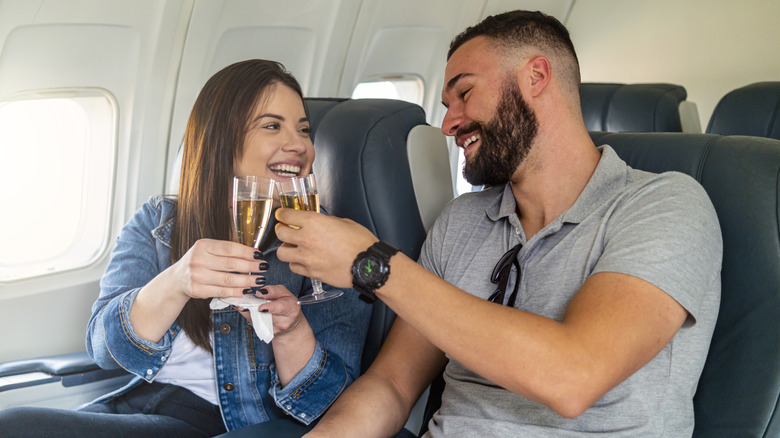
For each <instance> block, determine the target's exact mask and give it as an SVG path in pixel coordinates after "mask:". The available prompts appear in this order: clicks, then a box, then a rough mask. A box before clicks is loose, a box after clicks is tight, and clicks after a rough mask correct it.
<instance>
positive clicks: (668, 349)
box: [277, 11, 722, 437]
mask: <svg viewBox="0 0 780 438" xmlns="http://www.w3.org/2000/svg"><path fill="white" fill-rule="evenodd" d="M579 82H580V79H579V66H578V62H577V58H576V54H575V52H574V48H573V45H572V43H571V40H570V38H569V35H568V32H567V30H566V29H565V28H564V27H563V25H562V24H561V23H559V22H558V21H557V20H555V19H554V18H552V17H548V16H546V15H544V14H541V13H532V12H526V11H514V12H509V13H505V14H501V15H498V16H493V17H488V18H487V19H485V20H484V21H483V22H482V23H480V24H478V25H476V26H474V27H472V28H469V29H467V30H466V31H464V33H462V34H461V35H459V36H458V37H456V38H455V40H454V41H453V42H452V45H451V48H450V53H449V56H448V63H447V67H446V69H445V78H444V89H443V91H442V102H443V103H444V105H445V106H446V107H447V114H446V116H445V118H444V122H443V124H442V131H443V132H444V133H445V134H446V135H450V136H454V137H455V140H456V142H457V144H458V146H460V147H462V148H463V149H464V154H465V157H466V164H465V166H464V175H465V176H466V177H467V179H468V180H469V181H470V182H471V183H472V184H486V185H487V186H489V188H488V189H486V190H483V191H481V192H477V193H471V194H467V195H463V196H461V197H459V198H457V199H455V200H454V201H453V202H451V203H450V204H449V205H448V206H447V207H446V208H445V211H444V212H443V213H442V215H441V216H440V217H439V219H438V220H437V222H436V225H435V226H434V227H433V229H432V230H431V232H430V234H429V236H428V239H427V240H426V243H425V245H424V247H423V250H422V253H421V256H420V265H422V266H420V265H418V264H416V263H415V262H414V261H412V260H410V259H409V258H407V257H406V256H404V255H403V254H401V253H396V252H394V251H393V250H392V249H391V248H388V247H387V246H386V245H384V244H378V246H377V245H374V243H375V242H376V240H377V239H376V237H374V236H373V235H372V234H371V233H369V232H368V231H367V230H366V229H364V228H362V227H360V226H359V225H357V224H355V223H353V222H351V221H348V220H343V219H338V218H333V217H323V216H317V215H315V214H311V213H306V212H295V211H292V210H288V209H282V210H279V212H278V218H279V220H280V221H281V222H283V223H286V224H289V225H295V226H298V227H300V228H299V229H293V228H289V227H285V226H280V227H277V233H278V236H279V238H280V239H281V240H283V241H284V242H286V244H285V246H283V247H282V248H281V249H279V253H278V256H279V258H280V259H282V260H286V261H289V262H291V269H292V270H293V271H294V272H298V273H301V274H303V275H309V276H312V277H316V278H321V279H322V280H323V281H325V282H327V283H329V284H332V285H334V286H338V287H350V286H352V285H353V281H354V284H355V287H356V289H362V290H363V291H364V292H362V293H365V294H366V295H367V296H371V295H372V294H375V295H376V297H378V298H379V299H381V300H383V301H384V302H385V303H386V304H387V305H388V306H389V307H390V308H392V309H393V310H394V311H395V312H396V313H397V315H398V318H397V319H396V322H395V324H394V326H393V328H392V330H391V333H390V335H389V337H388V339H387V341H386V342H385V345H384V346H383V348H382V351H381V353H380V355H379V357H378V358H377V359H376V361H375V363H374V364H373V366H372V367H371V368H370V369H369V370H368V371H367V372H366V374H365V375H364V376H362V377H361V378H360V379H358V380H357V381H356V382H355V383H354V384H353V385H351V386H350V387H349V388H348V389H347V390H346V391H345V393H344V394H343V395H342V396H341V397H340V398H339V399H338V400H337V401H336V403H335V404H334V405H333V406H332V407H331V409H330V411H329V412H328V414H327V415H326V416H325V417H324V418H323V419H322V421H321V422H320V424H319V425H318V426H317V427H316V428H315V429H314V431H313V432H312V433H311V434H310V436H339V437H348V436H355V437H366V436H387V435H392V434H393V433H395V432H396V431H398V430H399V429H401V428H402V426H403V424H404V423H405V421H406V419H407V416H408V414H409V412H410V409H411V408H412V406H413V405H414V403H415V400H416V399H417V398H418V397H419V395H420V394H421V393H422V392H423V390H424V389H425V388H426V386H427V385H428V384H429V383H430V381H431V380H432V379H433V378H434V377H435V376H436V375H437V374H438V373H439V372H440V371H441V370H442V368H443V367H445V365H446V369H445V371H444V378H445V389H444V393H443V395H442V406H441V408H440V409H439V411H438V412H437V413H436V414H435V415H434V417H433V419H432V421H431V422H430V424H429V432H428V435H426V436H431V437H439V436H446V437H455V436H462V437H475V436H486V437H487V436H567V437H568V436H573V435H581V434H582V435H585V434H588V433H600V434H604V435H605V436H631V437H637V436H663V437H677V436H690V435H691V433H692V430H693V406H692V397H693V394H694V392H695V389H696V383H697V381H698V377H699V374H700V372H701V369H702V367H703V365H704V360H705V358H706V355H707V349H708V345H709V340H710V337H711V335H712V330H713V327H714V324H715V320H716V317H717V309H718V304H719V297H720V261H721V254H722V243H721V240H720V239H721V238H720V231H719V227H718V222H717V218H716V216H715V212H714V209H713V207H712V205H711V203H710V201H709V199H708V197H707V196H706V194H705V193H704V191H703V190H702V188H701V187H700V186H699V185H698V184H697V183H696V182H695V181H694V180H693V179H691V178H689V177H687V176H685V175H682V174H678V173H667V174H662V175H654V174H650V173H647V172H641V171H636V170H633V169H630V168H629V167H628V166H626V164H625V163H624V162H623V161H621V160H620V159H619V158H618V157H617V155H616V154H615V152H614V151H613V150H612V149H611V148H609V146H603V147H600V148H596V147H595V145H594V144H593V142H592V141H591V139H590V136H589V135H588V132H587V130H586V128H585V125H584V123H583V120H582V114H581V111H580V103H579ZM372 245H373V246H372ZM369 247H372V249H371V250H370V251H369V252H368V254H366V253H363V251H366V249H367V248H369ZM502 255H503V256H502ZM382 265H386V268H387V269H389V275H387V278H383V277H384V275H379V276H378V277H377V276H376V275H375V273H376V268H377V267H382ZM361 269H363V270H361ZM351 270H354V272H355V275H354V277H353V275H352V274H351Z"/></svg>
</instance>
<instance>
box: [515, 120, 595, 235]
mask: <svg viewBox="0 0 780 438" xmlns="http://www.w3.org/2000/svg"><path fill="white" fill-rule="evenodd" d="M584 135H585V137H583V136H581V135H580V136H578V138H572V139H569V140H568V141H564V142H558V141H556V142H555V143H549V142H548V143H547V144H537V145H534V148H532V150H531V152H530V153H529V155H528V157H527V159H526V160H524V161H523V163H522V164H521V165H520V167H518V169H517V170H516V171H515V174H514V176H513V178H512V193H513V194H514V196H515V202H516V203H517V212H516V213H517V216H518V218H519V219H520V224H521V225H522V226H523V231H524V232H525V236H526V238H527V239H530V238H531V237H532V236H533V235H535V234H536V233H537V232H539V230H541V229H542V228H544V227H545V226H547V225H548V224H549V223H550V222H552V221H553V220H555V218H557V217H558V216H560V215H561V214H562V213H563V212H565V211H566V210H568V209H569V208H571V206H572V205H574V202H576V201H577V198H579V196H580V193H582V190H583V189H585V186H586V185H587V184H588V181H590V178H591V176H593V172H594V171H595V170H596V166H597V165H598V162H599V159H600V158H601V153H600V152H599V150H598V149H596V147H595V146H594V145H593V142H592V141H591V140H590V136H589V135H588V134H587V132H585V133H584Z"/></svg>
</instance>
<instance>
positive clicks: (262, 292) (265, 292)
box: [258, 288, 268, 295]
mask: <svg viewBox="0 0 780 438" xmlns="http://www.w3.org/2000/svg"><path fill="white" fill-rule="evenodd" d="M258 292H260V293H261V294H263V295H268V289H266V288H261V289H260V290H258Z"/></svg>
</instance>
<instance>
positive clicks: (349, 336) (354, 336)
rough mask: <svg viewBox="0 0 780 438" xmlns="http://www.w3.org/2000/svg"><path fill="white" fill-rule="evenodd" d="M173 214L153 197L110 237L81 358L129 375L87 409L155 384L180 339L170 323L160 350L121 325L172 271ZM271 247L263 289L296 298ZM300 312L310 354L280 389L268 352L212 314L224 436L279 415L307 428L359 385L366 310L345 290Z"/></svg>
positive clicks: (233, 315)
mask: <svg viewBox="0 0 780 438" xmlns="http://www.w3.org/2000/svg"><path fill="white" fill-rule="evenodd" d="M175 212H176V203H175V198H168V197H161V196H156V197H153V198H151V199H150V200H149V201H148V202H147V203H145V204H144V205H143V206H142V207H141V209H140V210H139V211H138V212H137V213H136V214H135V216H134V217H133V218H132V219H131V220H130V221H129V222H128V223H127V224H126V225H125V226H124V228H123V229H122V232H121V233H120V235H119V237H118V238H117V244H116V248H115V249H114V250H113V252H112V254H111V261H110V262H109V265H108V267H107V268H106V272H105V274H104V275H103V278H102V279H101V281H100V296H99V297H98V299H97V301H96V302H95V304H94V305H93V306H92V316H91V317H90V320H89V326H88V330H87V351H88V352H89V355H90V357H91V358H92V359H93V360H94V361H95V362H96V363H97V364H98V365H99V366H101V367H102V368H107V369H111V368H118V367H122V368H124V369H126V370H127V371H129V372H130V373H132V374H135V375H136V376H137V377H135V378H134V379H133V380H132V381H131V382H130V383H129V384H128V385H126V386H125V387H124V388H122V389H120V390H117V391H115V392H114V393H112V394H108V395H106V396H104V397H101V398H100V399H98V400H96V401H95V402H97V401H101V400H105V399H107V398H110V397H115V396H117V395H120V394H123V393H125V392H127V391H128V390H129V389H130V388H132V387H134V386H136V385H138V384H140V383H141V382H142V379H143V380H145V381H147V382H151V381H153V380H154V378H155V376H156V375H157V373H158V372H159V371H160V369H161V368H162V367H163V366H165V361H166V359H167V358H168V357H169V356H170V354H171V346H172V344H173V339H174V337H175V336H176V334H177V333H179V332H180V331H181V327H180V326H179V325H178V324H177V323H174V324H173V325H172V326H171V327H170V329H169V330H168V331H167V333H166V334H165V335H164V336H163V338H162V339H161V340H160V341H159V342H156V343H155V342H149V341H147V340H144V339H141V338H140V337H138V336H137V335H136V334H135V332H134V330H133V327H132V325H131V324H130V319H129V315H130V308H131V306H132V305H133V300H134V299H135V297H136V295H137V294H138V291H139V290H140V289H141V287H143V286H144V285H146V284H147V283H148V282H149V281H150V280H152V279H153V278H154V277H155V276H157V275H158V274H159V273H160V272H162V271H163V270H165V269H166V268H168V266H170V264H171V263H170V250H171V248H170V238H171V230H172V228H173V223H174V219H175V216H176V214H175ZM276 247H278V245H273V246H272V248H271V249H269V250H268V251H266V253H265V255H264V260H265V261H267V262H268V263H269V264H270V269H269V270H268V272H266V273H265V274H264V275H265V277H266V279H267V281H268V283H267V284H281V285H284V286H286V287H287V288H288V289H289V290H290V291H291V292H292V293H293V294H295V295H306V294H309V293H311V282H310V281H309V280H308V279H306V278H304V277H301V276H299V275H297V274H294V273H292V272H290V270H289V267H288V265H287V264H286V263H283V262H281V261H279V260H278V259H277V258H276V253H275V248H276ZM327 287H328V286H326V288H327ZM302 310H303V314H304V316H305V317H306V319H307V320H308V322H309V324H310V325H311V328H312V330H313V331H314V335H315V338H316V340H317V342H316V347H315V350H314V354H313V355H312V357H311V359H310V360H309V362H308V363H307V364H306V366H305V367H304V368H303V370H301V372H300V373H298V375H297V376H295V378H293V380H292V381H291V382H289V383H288V384H287V385H286V386H285V387H281V385H280V383H279V376H278V375H277V372H276V369H275V366H274V356H273V349H272V347H271V345H270V344H266V343H265V342H263V341H261V340H259V339H258V338H257V337H256V335H255V334H254V331H253V329H252V327H251V326H250V325H249V323H248V322H247V321H246V319H244V317H242V316H241V315H240V314H239V313H238V312H237V311H235V310H232V309H231V308H226V309H223V310H214V311H212V320H213V326H214V327H213V339H214V366H215V370H216V376H217V395H218V398H219V405H220V409H221V411H222V418H223V419H224V421H225V426H226V427H227V429H228V430H234V429H238V428H241V427H244V426H247V425H250V424H255V423H260V422H264V421H268V420H270V419H274V418H280V417H283V416H285V415H291V416H293V417H295V418H296V419H297V420H298V421H300V422H302V423H304V424H310V423H311V422H312V421H314V420H315V419H316V418H318V417H319V416H320V415H321V414H322V413H323V412H324V411H325V410H326V409H327V408H328V406H330V404H331V403H333V401H334V400H335V399H336V397H338V395H339V394H341V392H342V391H343V390H344V388H346V387H347V385H349V384H350V383H352V381H353V380H354V379H356V378H357V377H358V374H359V373H360V359H361V355H362V351H363V344H364V342H365V337H366V332H367V331H368V323H369V319H370V315H371V306H369V305H367V304H365V303H363V302H362V301H360V300H359V299H358V293H357V292H355V291H352V290H348V291H345V293H344V295H342V296H341V297H339V298H337V299H334V300H329V301H325V302H321V303H317V304H314V305H308V306H303V307H302ZM93 403H94V402H93Z"/></svg>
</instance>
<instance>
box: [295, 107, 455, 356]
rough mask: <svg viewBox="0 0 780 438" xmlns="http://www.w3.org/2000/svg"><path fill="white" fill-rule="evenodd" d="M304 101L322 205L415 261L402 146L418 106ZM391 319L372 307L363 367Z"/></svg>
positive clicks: (414, 225) (418, 222)
mask: <svg viewBox="0 0 780 438" xmlns="http://www.w3.org/2000/svg"><path fill="white" fill-rule="evenodd" d="M306 100H307V106H308V108H309V118H310V119H311V120H312V126H316V130H315V132H314V136H313V137H314V148H315V151H316V154H317V155H316V159H315V160H314V173H315V174H316V175H317V182H318V184H319V189H320V200H321V203H322V206H323V208H325V209H326V210H327V211H328V212H329V213H330V214H332V215H334V216H339V217H345V218H349V219H352V220H354V221H355V222H358V223H360V224H361V225H363V226H365V227H366V228H368V229H369V230H371V231H372V232H373V233H374V234H375V235H376V236H377V237H379V238H380V239H382V240H385V241H387V242H389V243H391V244H392V245H394V246H396V247H397V248H399V249H400V250H401V251H403V252H404V253H405V254H406V255H407V256H409V257H411V258H413V259H415V260H416V259H417V256H418V255H419V253H420V249H421V247H422V243H423V241H424V240H425V229H424V226H423V222H422V219H421V217H420V212H419V210H418V206H417V201H416V198H415V194H414V187H413V185H412V176H411V172H410V169H409V161H408V158H407V149H406V148H407V137H408V135H409V131H411V130H412V128H414V127H415V126H418V125H424V124H425V112H424V111H423V109H422V108H421V107H419V106H417V105H414V104H411V103H408V102H402V101H397V100H386V99H356V100H344V101H335V100H326V101H324V102H323V101H322V100H320V99H306ZM323 110H324V111H323ZM317 111H321V113H320V114H317ZM315 119H317V120H315ZM447 177H448V176H447ZM394 318H395V315H394V313H393V312H392V311H391V310H390V309H389V308H387V306H385V305H384V303H382V302H381V301H377V302H376V303H375V304H374V309H373V315H372V319H371V326H370V327H369V333H368V335H367V339H366V346H365V350H364V354H363V370H364V371H365V369H366V368H367V367H368V365H369V364H370V363H371V362H372V361H373V359H374V357H375V356H376V354H377V353H378V351H379V348H380V347H381V344H382V342H383V341H384V339H385V336H386V335H387V332H388V331H389V329H390V325H391V324H392V322H393V319H394Z"/></svg>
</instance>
